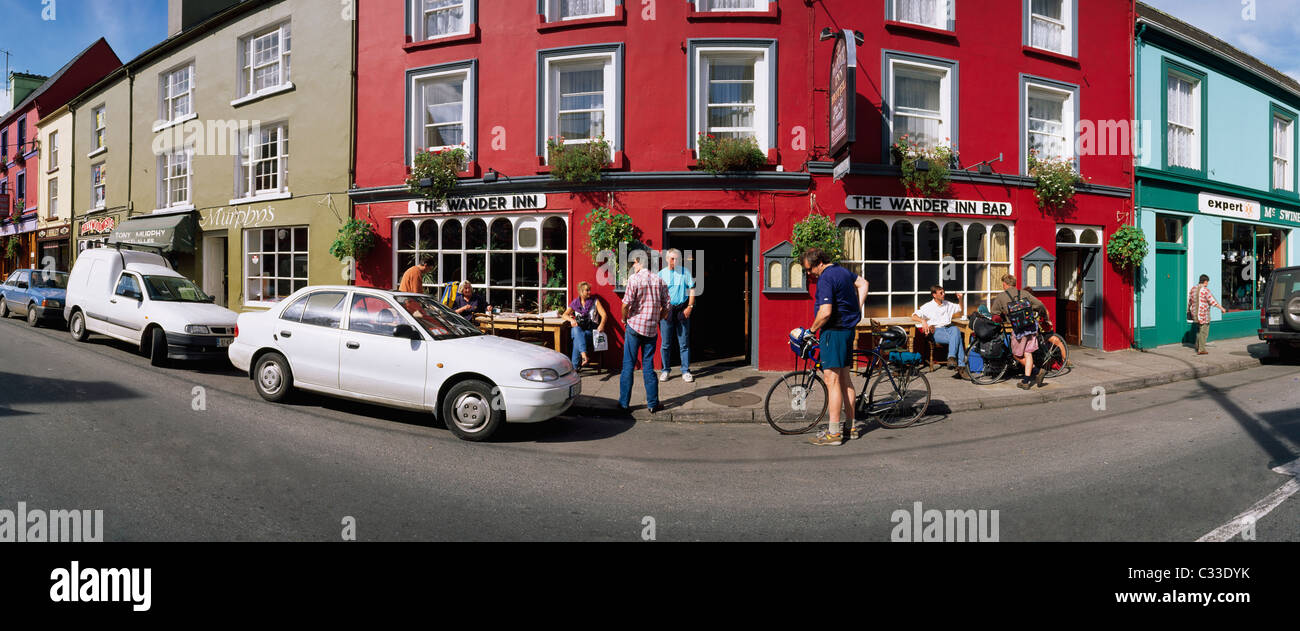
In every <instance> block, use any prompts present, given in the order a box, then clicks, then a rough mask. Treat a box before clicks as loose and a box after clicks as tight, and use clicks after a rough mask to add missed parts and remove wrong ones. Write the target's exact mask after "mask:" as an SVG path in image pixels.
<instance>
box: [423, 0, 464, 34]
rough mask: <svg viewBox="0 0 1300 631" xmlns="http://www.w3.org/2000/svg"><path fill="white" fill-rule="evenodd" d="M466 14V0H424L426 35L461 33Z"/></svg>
mask: <svg viewBox="0 0 1300 631" xmlns="http://www.w3.org/2000/svg"><path fill="white" fill-rule="evenodd" d="M464 16H465V3H464V0H424V36H425V37H426V38H432V37H439V36H442V35H449V34H452V33H459V32H461V31H462V30H463V29H462V28H461V20H462V19H463V18H464Z"/></svg>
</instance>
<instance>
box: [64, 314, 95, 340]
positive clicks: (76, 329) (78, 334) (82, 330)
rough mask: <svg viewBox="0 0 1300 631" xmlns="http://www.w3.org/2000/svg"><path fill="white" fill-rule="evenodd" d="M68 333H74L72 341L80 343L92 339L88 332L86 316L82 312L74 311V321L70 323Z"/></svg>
mask: <svg viewBox="0 0 1300 631" xmlns="http://www.w3.org/2000/svg"><path fill="white" fill-rule="evenodd" d="M68 332H69V333H72V339H74V340H77V341H78V342H84V341H86V340H87V339H88V338H90V333H88V332H87V331H86V315H85V314H83V313H82V312H80V311H73V312H72V320H71V321H69V322H68Z"/></svg>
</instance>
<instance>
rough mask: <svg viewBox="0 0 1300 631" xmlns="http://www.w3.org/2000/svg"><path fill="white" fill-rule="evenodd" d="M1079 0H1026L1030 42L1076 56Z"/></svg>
mask: <svg viewBox="0 0 1300 631" xmlns="http://www.w3.org/2000/svg"><path fill="white" fill-rule="evenodd" d="M1075 2H1077V0H1026V1H1025V9H1026V11H1025V18H1026V21H1027V22H1028V25H1027V28H1026V29H1025V34H1026V36H1028V41H1027V42H1025V43H1026V44H1027V45H1029V46H1032V47H1034V48H1041V49H1043V50H1049V51H1052V52H1054V53H1060V54H1062V55H1069V56H1072V57H1073V56H1074V29H1075V23H1076V21H1077V17H1078V16H1077V12H1076V10H1075V5H1074V3H1075Z"/></svg>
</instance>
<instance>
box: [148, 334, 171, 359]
mask: <svg viewBox="0 0 1300 631" xmlns="http://www.w3.org/2000/svg"><path fill="white" fill-rule="evenodd" d="M149 363H150V364H153V365H154V366H158V367H162V366H166V365H167V334H166V333H164V332H163V330H162V329H159V328H155V329H154V330H153V333H152V334H151V335H150V336H149Z"/></svg>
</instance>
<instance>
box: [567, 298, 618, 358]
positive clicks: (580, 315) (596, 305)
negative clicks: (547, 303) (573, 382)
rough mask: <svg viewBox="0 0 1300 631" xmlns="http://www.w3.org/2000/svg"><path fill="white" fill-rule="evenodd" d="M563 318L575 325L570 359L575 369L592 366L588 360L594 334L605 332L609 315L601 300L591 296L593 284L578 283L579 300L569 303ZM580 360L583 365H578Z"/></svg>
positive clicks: (572, 331)
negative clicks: (594, 332) (595, 332)
mask: <svg viewBox="0 0 1300 631" xmlns="http://www.w3.org/2000/svg"><path fill="white" fill-rule="evenodd" d="M563 317H564V319H565V320H568V321H569V324H571V325H573V326H572V328H570V329H569V334H570V335H572V336H573V355H572V357H571V358H570V359H571V361H572V362H573V367H574V368H575V369H577V368H584V367H587V366H590V365H592V364H591V362H590V360H588V358H587V353H589V352H591V346H592V332H593V331H600V332H602V333H604V332H605V324H606V323H607V322H608V321H609V314H608V312H606V311H605V304H604V303H602V302H601V301H600V298H597V297H596V296H593V295H591V283H588V282H582V283H578V298H576V299H575V300H574V301H573V302H571V303H569V308H568V309H565V310H564V316H563ZM579 360H581V362H582V363H578V362H579Z"/></svg>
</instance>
